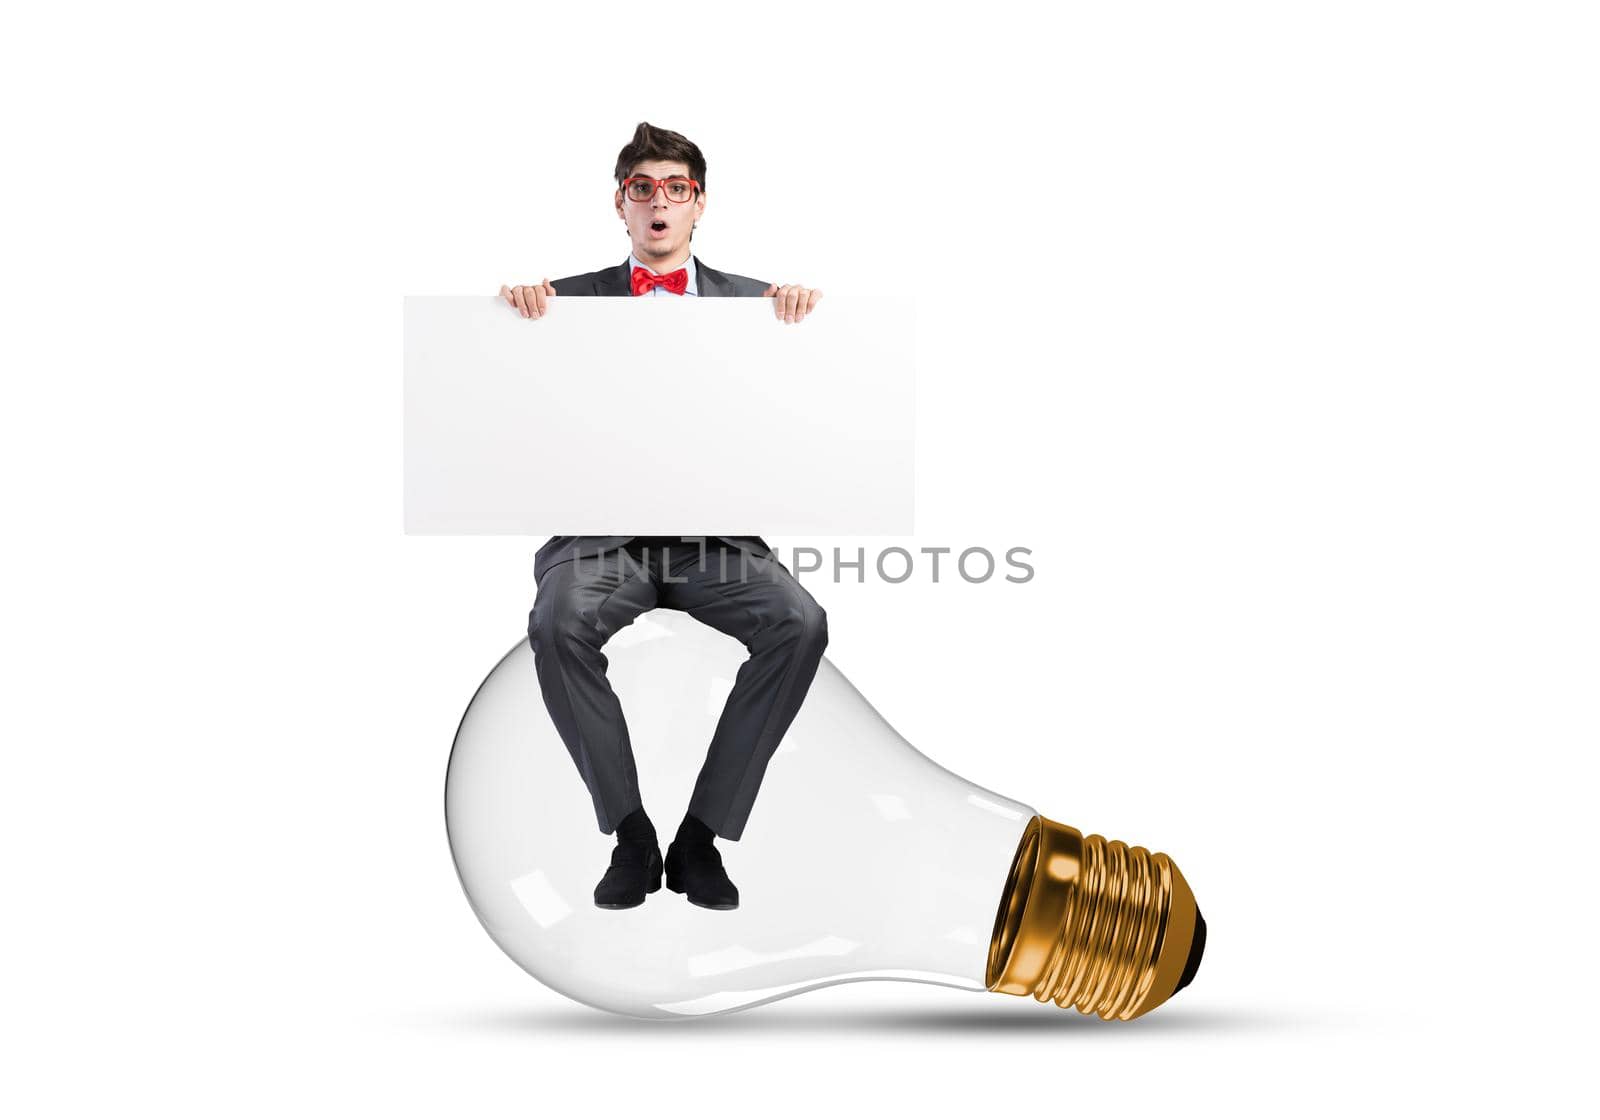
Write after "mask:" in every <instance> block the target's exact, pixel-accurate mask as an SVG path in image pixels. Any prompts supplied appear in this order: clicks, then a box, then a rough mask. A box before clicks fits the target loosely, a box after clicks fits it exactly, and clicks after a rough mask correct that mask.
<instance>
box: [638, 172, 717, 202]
mask: <svg viewBox="0 0 1600 1120" xmlns="http://www.w3.org/2000/svg"><path fill="white" fill-rule="evenodd" d="M699 189H700V180H698V179H685V178H683V177H682V176H680V175H674V176H673V177H672V178H670V179H652V178H650V177H649V176H648V175H635V176H633V177H632V178H628V179H624V180H622V193H623V194H625V195H627V196H628V197H629V198H631V199H632V200H633V201H635V202H649V201H650V200H651V199H652V198H654V197H655V196H656V191H658V190H662V191H666V192H667V199H668V201H671V202H688V201H689V200H690V199H691V198H693V197H694V196H695V192H696V191H698V190H699Z"/></svg>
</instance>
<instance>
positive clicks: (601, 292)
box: [594, 261, 633, 296]
mask: <svg viewBox="0 0 1600 1120" xmlns="http://www.w3.org/2000/svg"><path fill="white" fill-rule="evenodd" d="M594 294H595V295H597V296H631V295H633V286H632V285H631V284H629V283H628V262H627V261H623V262H622V263H621V264H619V265H617V267H616V268H608V269H605V270H604V271H602V272H601V273H599V274H598V275H597V276H596V277H595V281H594Z"/></svg>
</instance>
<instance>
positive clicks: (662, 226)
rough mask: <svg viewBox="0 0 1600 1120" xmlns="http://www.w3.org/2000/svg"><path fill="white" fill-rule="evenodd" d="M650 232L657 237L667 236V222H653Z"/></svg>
mask: <svg viewBox="0 0 1600 1120" xmlns="http://www.w3.org/2000/svg"><path fill="white" fill-rule="evenodd" d="M650 232H651V233H652V234H653V235H655V236H657V237H663V236H665V235H666V233H667V223H666V222H661V221H655V222H651V223H650Z"/></svg>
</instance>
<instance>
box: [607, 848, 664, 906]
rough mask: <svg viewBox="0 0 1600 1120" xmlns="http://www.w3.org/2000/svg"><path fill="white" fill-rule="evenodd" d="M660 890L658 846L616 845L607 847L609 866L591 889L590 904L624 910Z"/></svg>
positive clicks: (659, 851) (659, 853)
mask: <svg viewBox="0 0 1600 1120" xmlns="http://www.w3.org/2000/svg"><path fill="white" fill-rule="evenodd" d="M660 889H661V849H660V848H659V847H657V846H656V845H654V844H652V845H651V846H650V847H649V848H640V847H637V846H635V845H633V844H618V845H617V846H616V847H615V848H613V849H612V850H611V866H610V867H608V868H607V869H606V873H605V875H604V876H603V877H602V878H601V880H600V882H599V883H598V884H596V886H595V888H594V904H595V905H596V906H598V907H600V908H601V909H602V910H628V909H631V908H632V907H635V906H638V905H639V904H640V903H642V902H643V901H644V896H645V895H646V894H650V893H652V892H654V891H658V890H660Z"/></svg>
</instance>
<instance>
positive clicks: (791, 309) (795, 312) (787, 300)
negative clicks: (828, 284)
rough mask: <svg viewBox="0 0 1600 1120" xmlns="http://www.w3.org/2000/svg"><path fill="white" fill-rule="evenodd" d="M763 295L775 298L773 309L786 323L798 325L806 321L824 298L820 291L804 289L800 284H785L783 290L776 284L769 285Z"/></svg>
mask: <svg viewBox="0 0 1600 1120" xmlns="http://www.w3.org/2000/svg"><path fill="white" fill-rule="evenodd" d="M761 294H762V295H763V296H772V297H774V298H773V300H772V309H773V310H774V311H776V312H777V313H778V318H779V319H781V320H783V321H784V322H785V323H798V322H799V321H800V320H801V319H804V318H805V317H806V316H807V315H809V314H810V313H811V309H812V308H813V307H815V306H817V301H818V300H820V299H821V298H822V292H821V291H820V290H819V289H817V288H802V287H801V286H800V285H799V284H785V285H784V286H783V287H781V288H780V287H778V285H776V284H768V285H767V290H766V291H764V292H762V293H761Z"/></svg>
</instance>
